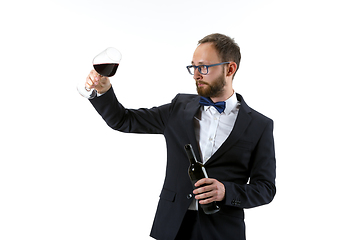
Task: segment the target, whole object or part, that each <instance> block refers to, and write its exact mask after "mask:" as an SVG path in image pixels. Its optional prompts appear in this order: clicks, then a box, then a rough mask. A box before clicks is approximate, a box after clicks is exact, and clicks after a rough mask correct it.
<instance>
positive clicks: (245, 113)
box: [206, 94, 252, 165]
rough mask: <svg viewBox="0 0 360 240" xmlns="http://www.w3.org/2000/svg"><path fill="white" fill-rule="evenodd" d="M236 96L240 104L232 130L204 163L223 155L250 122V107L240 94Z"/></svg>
mask: <svg viewBox="0 0 360 240" xmlns="http://www.w3.org/2000/svg"><path fill="white" fill-rule="evenodd" d="M237 98H238V100H239V101H240V102H241V105H240V108H239V113H238V116H237V118H236V121H235V124H234V127H233V130H232V131H231V133H230V135H229V137H228V138H227V139H226V140H225V142H224V143H223V144H222V145H221V146H220V148H219V149H218V150H217V151H216V152H215V153H214V155H212V156H211V158H210V159H209V160H208V161H207V162H206V165H207V164H209V163H211V162H212V161H214V160H215V159H216V158H218V157H220V156H221V155H223V154H224V153H225V152H226V151H228V150H229V148H230V147H231V146H232V145H234V144H235V143H236V142H237V141H238V140H239V139H240V137H241V136H242V135H243V133H244V131H245V130H246V128H247V127H248V125H249V123H250V122H251V119H252V118H251V116H250V115H249V113H250V112H251V109H250V108H249V107H248V106H247V104H246V103H245V101H244V99H243V98H242V97H241V95H239V94H237Z"/></svg>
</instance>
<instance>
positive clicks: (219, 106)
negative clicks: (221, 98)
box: [199, 97, 226, 113]
mask: <svg viewBox="0 0 360 240" xmlns="http://www.w3.org/2000/svg"><path fill="white" fill-rule="evenodd" d="M199 103H200V105H202V106H213V107H214V108H216V110H218V112H219V113H222V112H223V111H224V110H225V104H226V103H225V102H217V103H214V102H213V101H211V99H210V98H206V97H201V98H200V101H199Z"/></svg>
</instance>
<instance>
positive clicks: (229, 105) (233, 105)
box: [224, 92, 240, 115]
mask: <svg viewBox="0 0 360 240" xmlns="http://www.w3.org/2000/svg"><path fill="white" fill-rule="evenodd" d="M225 102H226V107H225V110H224V113H225V114H226V115H229V114H230V113H231V112H232V111H234V110H237V107H238V106H239V105H240V103H239V101H238V100H237V97H236V93H235V92H234V93H233V95H231V97H230V98H228V99H227V100H226V101H225Z"/></svg>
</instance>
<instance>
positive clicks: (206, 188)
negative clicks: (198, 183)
mask: <svg viewBox="0 0 360 240" xmlns="http://www.w3.org/2000/svg"><path fill="white" fill-rule="evenodd" d="M212 190H215V187H214V185H205V186H203V187H199V188H197V189H195V190H194V191H193V193H194V194H195V195H196V194H201V193H205V192H210V191H212Z"/></svg>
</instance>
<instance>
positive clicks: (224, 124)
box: [189, 93, 240, 210]
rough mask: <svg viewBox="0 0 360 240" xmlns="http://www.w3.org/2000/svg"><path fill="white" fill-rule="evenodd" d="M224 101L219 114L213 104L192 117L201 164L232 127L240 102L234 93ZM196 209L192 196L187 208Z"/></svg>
mask: <svg viewBox="0 0 360 240" xmlns="http://www.w3.org/2000/svg"><path fill="white" fill-rule="evenodd" d="M225 102H226V105H225V110H224V112H222V113H221V114H220V113H219V112H218V111H217V110H216V108H215V107H213V106H203V107H201V108H200V111H199V112H198V113H197V114H196V115H195V117H194V128H195V136H196V140H197V142H198V143H199V146H200V157H201V160H202V162H203V164H205V163H206V162H207V161H208V160H209V159H210V157H211V156H212V155H213V154H214V153H215V152H216V151H217V150H218V149H219V148H220V146H221V145H222V144H223V143H224V142H225V140H226V139H227V138H228V136H229V135H230V132H231V131H232V129H233V127H234V124H235V121H236V117H237V115H238V112H239V106H240V102H239V101H238V100H237V98H236V94H235V93H234V94H233V95H232V96H231V97H230V98H229V99H227V100H226V101H225ZM209 177H211V176H209ZM197 209H198V201H197V200H195V198H194V201H193V202H192V203H191V205H190V207H189V210H197Z"/></svg>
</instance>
